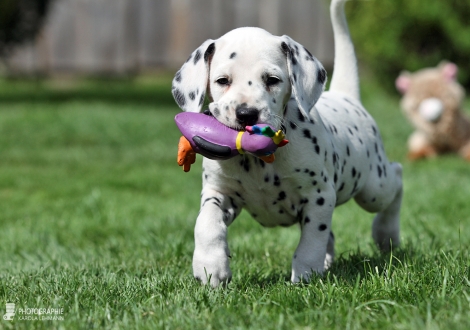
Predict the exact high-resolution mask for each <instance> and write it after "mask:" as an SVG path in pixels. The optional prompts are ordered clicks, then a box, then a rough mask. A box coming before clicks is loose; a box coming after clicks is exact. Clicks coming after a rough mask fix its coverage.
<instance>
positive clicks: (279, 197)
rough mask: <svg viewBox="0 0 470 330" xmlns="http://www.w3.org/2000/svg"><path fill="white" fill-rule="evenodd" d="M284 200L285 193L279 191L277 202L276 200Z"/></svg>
mask: <svg viewBox="0 0 470 330" xmlns="http://www.w3.org/2000/svg"><path fill="white" fill-rule="evenodd" d="M284 199H286V193H285V192H284V191H281V192H280V193H279V196H278V197H277V200H278V201H282V200H284Z"/></svg>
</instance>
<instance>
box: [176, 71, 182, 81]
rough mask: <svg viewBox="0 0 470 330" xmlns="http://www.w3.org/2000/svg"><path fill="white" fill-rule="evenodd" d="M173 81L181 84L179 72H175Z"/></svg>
mask: <svg viewBox="0 0 470 330" xmlns="http://www.w3.org/2000/svg"><path fill="white" fill-rule="evenodd" d="M175 80H176V81H177V82H181V72H180V71H178V72H176V74H175Z"/></svg>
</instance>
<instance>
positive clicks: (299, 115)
mask: <svg viewBox="0 0 470 330" xmlns="http://www.w3.org/2000/svg"><path fill="white" fill-rule="evenodd" d="M297 117H298V119H299V120H300V121H301V122H304V121H305V117H304V115H303V113H302V111H300V109H299V108H297Z"/></svg>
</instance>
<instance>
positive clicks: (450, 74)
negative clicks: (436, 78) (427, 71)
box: [438, 61, 459, 82]
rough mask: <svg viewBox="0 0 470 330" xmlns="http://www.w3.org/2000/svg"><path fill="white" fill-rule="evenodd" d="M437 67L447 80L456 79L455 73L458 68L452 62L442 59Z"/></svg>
mask: <svg viewBox="0 0 470 330" xmlns="http://www.w3.org/2000/svg"><path fill="white" fill-rule="evenodd" d="M438 68H439V69H440V70H441V73H442V76H443V77H444V79H445V80H446V81H448V82H451V81H455V80H457V73H458V72H459V68H458V67H457V65H455V64H454V63H452V62H447V61H442V62H441V63H439V65H438Z"/></svg>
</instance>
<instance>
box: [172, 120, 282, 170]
mask: <svg viewBox="0 0 470 330" xmlns="http://www.w3.org/2000/svg"><path fill="white" fill-rule="evenodd" d="M175 122H176V125H177V126H178V128H179V130H180V131H181V133H183V136H184V138H182V139H180V145H179V148H178V164H179V165H180V166H182V165H185V167H184V170H185V171H186V172H187V171H189V168H190V164H192V163H194V160H195V158H194V155H193V153H194V152H196V153H199V154H201V155H203V156H205V157H207V158H210V159H217V160H223V159H229V158H232V157H234V156H236V155H240V154H244V153H245V152H248V153H250V154H253V155H255V156H257V157H259V158H261V159H262V160H264V161H265V162H268V163H271V162H273V161H274V152H275V151H276V149H277V148H278V147H282V146H284V145H286V144H287V143H288V142H289V141H287V140H286V139H285V136H284V133H282V131H281V130H279V131H277V132H276V131H275V130H274V129H273V128H272V127H271V126H269V125H266V124H258V125H254V126H247V127H245V129H246V131H237V130H234V129H232V128H230V127H227V126H225V125H223V124H222V123H220V122H219V121H218V120H217V119H215V118H214V117H212V116H208V115H205V114H202V113H193V112H183V113H179V114H177V115H176V116H175ZM185 140H186V141H185ZM188 143H189V145H188Z"/></svg>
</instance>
